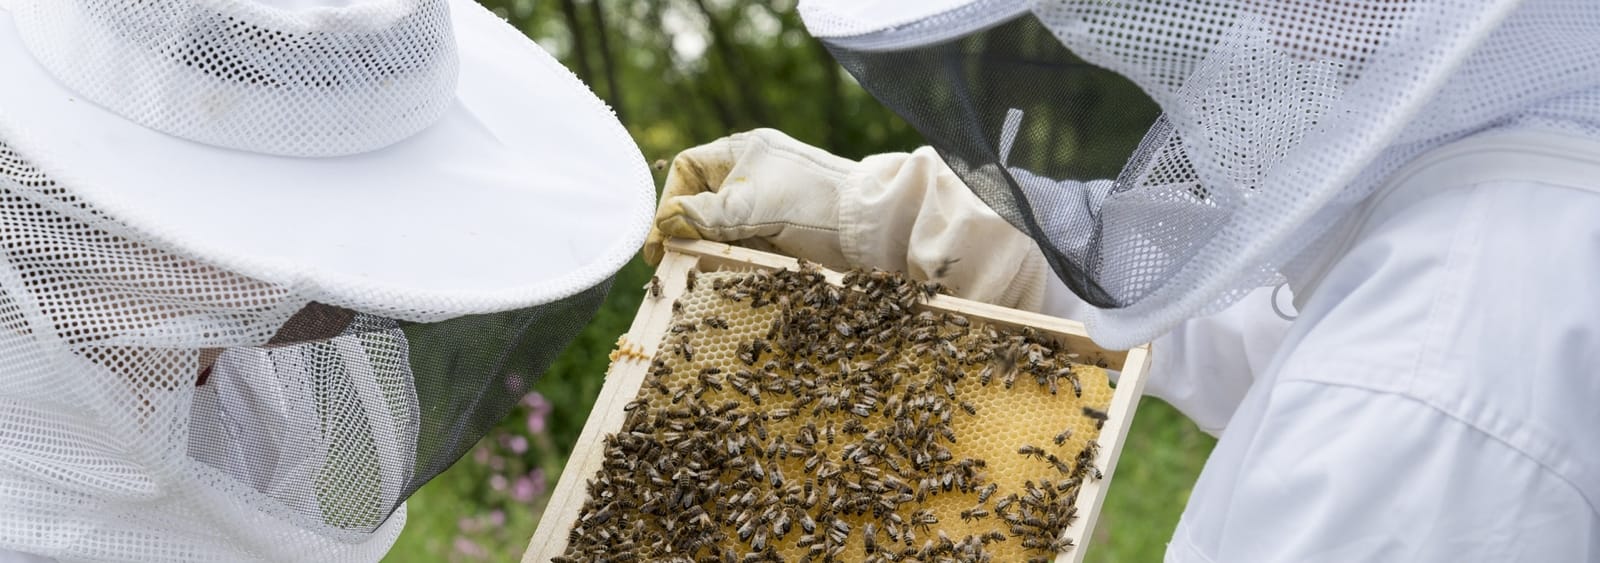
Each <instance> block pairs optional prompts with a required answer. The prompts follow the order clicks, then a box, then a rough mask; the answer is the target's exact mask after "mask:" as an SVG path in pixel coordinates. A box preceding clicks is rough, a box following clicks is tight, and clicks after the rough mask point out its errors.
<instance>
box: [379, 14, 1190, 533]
mask: <svg viewBox="0 0 1600 563" xmlns="http://www.w3.org/2000/svg"><path fill="white" fill-rule="evenodd" d="M479 1H480V2H481V3H482V4H484V5H485V6H488V7H490V8H492V9H494V10H495V11H497V12H498V13H499V14H501V15H502V16H504V17H506V18H507V19H508V20H509V21H510V22H511V23H512V25H515V26H517V27H518V28H519V29H521V30H523V31H524V32H525V33H527V34H528V35H529V36H531V37H533V38H534V39H535V40H537V41H539V43H540V44H541V45H544V46H545V48H546V49H548V50H550V51H551V52H552V53H554V54H555V55H557V56H558V57H559V58H560V59H561V60H562V61H563V62H564V63H566V64H567V65H568V67H569V68H571V69H572V70H573V71H574V72H575V73H577V74H578V75H579V77H580V78H583V79H584V80H585V81H587V82H588V83H589V84H590V85H591V87H592V88H593V89H594V90H595V92H596V93H597V95H599V96H601V97H602V98H605V99H606V100H607V101H608V102H609V103H610V104H611V105H612V107H613V108H614V109H615V110H616V111H617V114H618V116H619V118H620V119H621V120H622V122H623V123H624V124H625V125H627V127H628V130H629V132H630V133H631V134H632V135H633V138H634V140H635V141H636V142H637V143H638V144H639V145H640V147H641V149H642V151H643V152H644V154H645V156H646V158H648V159H651V160H656V159H671V158H672V156H673V155H674V154H676V153H677V152H678V151H680V150H683V149H685V148H688V147H691V146H694V145H697V144H701V143H705V142H709V141H712V140H714V139H716V138H719V137H722V136H724V135H727V134H730V133H734V132H738V131H743V130H747V129H751V128H755V127H772V128H776V129H780V130H783V131H785V132H786V133H789V134H790V135H793V136H794V137H796V138H798V139H800V140H802V141H806V142H809V143H812V144H815V145H818V146H821V147H824V148H827V149H828V150H830V151H833V152H835V153H837V154H840V155H842V156H847V157H852V158H859V157H863V156H866V155H869V154H873V153H880V152H887V151H903V150H910V149H912V148H915V147H916V146H918V145H920V144H922V143H921V140H920V137H919V136H918V135H917V133H916V132H915V131H914V130H912V129H911V128H910V126H908V125H907V124H906V123H905V122H904V121H902V120H901V119H899V118H898V117H895V116H894V115H893V114H892V113H891V112H889V111H888V110H887V109H885V108H884V107H882V106H881V105H879V104H878V103H877V102H876V101H874V100H873V99H872V98H871V97H870V96H869V95H867V94H866V93H865V92H864V91H862V90H861V89H860V88H859V87H857V86H856V85H855V83H854V82H853V81H852V79H851V78H850V77H849V75H848V74H846V73H844V72H843V70H842V69H841V68H839V66H838V65H837V64H835V63H834V62H833V60H832V59H831V58H830V56H829V55H828V53H827V52H826V51H825V50H824V49H823V48H822V47H821V45H820V44H818V43H817V42H816V41H814V40H812V39H811V38H810V37H809V36H807V35H806V33H805V30H804V28H803V26H802V25H801V23H800V20H799V18H798V16H797V15H796V14H795V11H794V2H793V0H650V1H640V2H622V1H616V0H537V1H536V0H479ZM657 179H658V180H659V179H660V177H659V176H658V178H657ZM649 277H650V269H649V268H648V267H646V266H645V265H644V264H643V263H642V262H640V261H639V260H637V259H636V260H634V261H633V262H631V263H629V264H628V265H627V267H625V268H624V269H623V270H622V272H620V273H619V274H618V277H617V281H616V283H615V285H613V287H612V290H611V293H610V295H609V297H608V298H607V300H606V302H605V303H604V305H602V307H601V309H600V311H599V312H598V314H597V315H596V317H595V319H594V321H593V322H592V323H591V324H590V325H589V326H588V327H587V328H585V329H584V331H583V332H582V334H580V335H579V336H578V338H577V339H576V341H574V343H573V344H572V345H571V346H570V347H568V348H567V349H566V350H565V351H564V352H563V353H562V355H561V356H560V357H559V358H557V359H556V361H555V363H554V364H553V365H552V366H551V367H550V369H549V370H547V371H546V373H545V374H544V376H543V378H542V379H541V380H539V381H538V383H537V384H536V385H535V390H536V392H537V393H538V394H539V396H540V397H542V400H543V401H545V402H546V403H547V404H548V405H550V407H549V408H548V412H547V413H546V412H545V411H544V410H540V409H536V408H535V407H533V406H530V404H529V403H527V402H525V403H524V404H523V405H522V406H519V407H518V410H517V411H516V412H514V413H513V414H512V415H511V416H510V417H508V418H507V419H506V420H505V421H503V422H502V423H501V424H500V425H499V426H498V427H497V428H496V430H495V432H494V433H492V434H491V435H490V437H489V438H486V439H485V440H484V441H483V443H480V444H479V446H478V447H477V448H475V449H474V450H473V451H472V452H470V453H469V454H468V455H467V457H466V458H464V459H463V460H462V461H461V462H459V463H457V464H456V465H455V466H454V467H452V468H451V469H450V470H449V471H447V472H446V473H444V474H442V475H441V476H440V477H439V478H437V479H435V480H434V481H433V482H431V483H429V484H428V485H427V486H425V487H424V488H423V489H422V490H421V491H419V492H418V493H417V494H416V495H415V496H413V497H412V499H411V501H410V503H409V516H408V523H407V525H406V529H405V532H404V533H403V534H402V535H401V537H400V540H399V542H398V543H397V544H396V546H395V548H394V549H393V550H392V551H391V552H390V554H389V556H388V557H387V558H386V561H392V562H412V561H417V562H435V561H518V560H520V558H521V554H522V551H523V550H524V549H525V548H526V543H527V541H528V539H529V538H530V537H531V536H532V533H533V529H534V527H535V525H536V524H537V521H538V513H539V511H540V509H542V506H543V503H544V502H545V500H546V496H547V495H536V496H535V497H534V498H533V499H532V500H531V501H524V500H520V499H519V498H518V491H515V490H514V489H515V486H514V482H515V481H517V480H519V479H525V480H528V481H538V482H537V483H535V484H536V485H537V486H538V488H539V489H544V490H546V491H547V490H548V488H549V487H553V486H554V482H555V480H556V479H557V478H559V476H560V471H561V468H562V466H563V465H564V464H565V462H566V458H567V456H568V455H569V454H570V453H571V451H572V448H573V446H574V445H575V443H576V441H577V438H578V434H579V432H580V431H581V430H582V428H583V423H584V422H585V420H587V418H588V416H589V411H590V409H591V408H592V407H593V405H594V401H595V397H596V395H598V393H599V391H600V387H601V385H602V384H603V382H604V378H603V376H604V373H605V369H606V366H607V364H608V363H609V360H608V355H609V353H610V351H611V350H612V349H613V347H614V345H615V343H616V340H617V337H618V336H620V335H621V334H622V333H623V332H625V331H626V330H627V328H628V325H629V324H630V323H631V322H632V319H633V315H634V312H635V311H636V310H637V309H638V307H639V303H640V302H641V300H642V299H643V290H642V287H643V286H644V284H645V283H646V282H647V280H648V279H649ZM541 408H542V407H541ZM531 419H537V421H535V420H531ZM534 422H537V423H538V424H532V423H534ZM530 426H536V427H537V428H530ZM516 437H521V438H523V439H524V440H525V441H524V442H518V445H520V444H523V443H525V444H526V448H525V449H522V451H520V452H518V451H516V450H517V449H518V448H513V447H509V446H508V445H507V444H508V443H510V442H509V440H512V439H514V438H516ZM1212 443H1213V442H1212V440H1211V439H1210V438H1209V437H1207V436H1205V435H1204V434H1202V433H1200V432H1199V431H1198V430H1197V429H1196V428H1195V427H1194V425H1193V424H1191V423H1189V422H1188V421H1187V420H1185V419H1184V418H1183V417H1182V416H1181V415H1179V414H1177V413H1176V412H1175V411H1173V410H1172V409H1171V408H1170V407H1167V406H1166V405H1165V404H1162V403H1159V402H1156V401H1153V400H1146V401H1145V402H1144V404H1143V405H1142V406H1141V410H1140V411H1139V415H1138V417H1137V418H1136V420H1135V421H1134V430H1133V432H1132V434H1131V435H1130V436H1129V437H1128V442H1127V446H1126V447H1125V450H1124V454H1123V457H1122V458H1121V461H1120V466H1119V467H1118V470H1117V473H1116V476H1115V479H1116V481H1115V482H1116V486H1115V487H1113V488H1112V492H1111V495H1110V497H1109V498H1108V500H1107V505H1106V510H1105V512H1104V513H1103V515H1102V519H1101V523H1100V526H1099V528H1100V529H1099V531H1098V532H1097V533H1098V534H1099V535H1100V537H1099V538H1098V539H1097V540H1096V541H1097V542H1100V543H1099V545H1098V546H1097V547H1096V548H1095V549H1094V550H1093V551H1092V553H1091V555H1090V556H1089V560H1091V561H1155V560H1158V559H1159V558H1160V555H1161V553H1162V552H1163V550H1164V549H1165V546H1166V542H1167V540H1168V539H1169V538H1170V536H1171V533H1172V529H1173V526H1174V525H1175V524H1176V522H1177V518H1178V514H1179V513H1180V511H1181V510H1182V506H1183V503H1184V501H1185V499H1186V498H1187V496H1188V491H1189V487H1190V486H1191V485H1192V483H1193V481H1194V476H1195V475H1196V474H1197V473H1198V472H1199V468H1200V466H1201V465H1202V463H1203V462H1204V459H1205V456H1206V454H1207V453H1209V451H1210V448H1211V445H1212ZM497 477H498V478H497ZM496 484H499V485H503V486H501V487H498V488H497V487H496ZM521 492H522V493H526V492H527V491H521Z"/></svg>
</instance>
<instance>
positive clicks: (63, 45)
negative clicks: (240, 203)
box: [10, 0, 458, 156]
mask: <svg viewBox="0 0 1600 563" xmlns="http://www.w3.org/2000/svg"><path fill="white" fill-rule="evenodd" d="M11 4H12V5H11V6H10V9H11V10H12V12H13V17H14V19H15V23H16V27H17V30H18V32H19V33H20V34H21V37H22V38H23V40H24V42H25V43H26V44H27V45H28V48H29V50H30V52H31V53H32V54H33V55H34V57H35V59H36V60H38V61H39V63H40V64H42V65H43V66H44V67H45V68H47V69H48V70H49V71H50V73H51V75H53V76H54V77H55V78H56V79H57V80H60V81H61V82H62V83H64V84H65V85H67V86H68V87H69V88H71V89H72V90H74V91H75V92H76V93H77V94H79V95H81V96H84V97H85V98H87V99H88V100H89V101H92V102H94V103H97V104H100V105H102V106H105V107H106V108H108V109H110V110H112V111H114V112H116V113H117V114H119V115H121V116H123V117H126V118H128V119H130V120H133V121H135V122H138V123H139V124H141V125H144V126H146V127H150V128H152V129H155V130H158V131H162V132H165V133H168V134H172V135H176V136H179V137H183V138H186V139H190V140H194V141H199V142H202V143H206V144H211V145H217V146H222V147H228V148H235V149H241V150H246V151H252V152H261V153H268V154H279V155H289V156H336V155H346V154H355V153H361V152H367V151H370V150H374V149H378V148H382V147H384V146H387V145H389V144H392V143H395V142H397V141H400V140H402V139H405V138H407V137H410V136H411V135H413V134H415V133H416V132H417V131H420V130H422V129H423V128H425V127H427V126H429V125H431V124H433V123H434V122H436V121H438V119H439V117H440V116H441V115H443V114H444V112H445V111H446V110H447V109H449V107H450V105H451V104H452V103H453V102H454V92H455V85H456V77H457V72H458V69H457V65H458V61H457V57H456V45H455V38H454V35H453V34H452V32H451V25H450V10H449V6H448V3H447V1H446V0H365V1H362V2H341V3H328V4H326V5H325V6H324V7H320V8H317V9H306V10H295V9H291V8H290V7H288V6H271V5H268V4H264V3H259V2H240V1H236V0H164V1H161V2H127V1H124V0H13V1H12V2H11ZM129 77H137V79H136V80H135V79H130V78H129Z"/></svg>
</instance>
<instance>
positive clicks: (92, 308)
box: [0, 144, 417, 561]
mask: <svg viewBox="0 0 1600 563" xmlns="http://www.w3.org/2000/svg"><path fill="white" fill-rule="evenodd" d="M0 224H4V225H5V227H6V228H5V229H3V230H0V257H3V259H0V549H14V550H19V551H23V552H29V553H39V554H43V555H48V556H52V557H59V558H64V559H68V560H85V561H245V560H318V561H333V560H368V561H370V560H376V559H377V558H378V557H380V556H381V555H382V553H383V552H384V551H385V550H386V549H387V547H388V545H389V544H390V543H391V542H392V541H393V538H394V537H395V536H396V534H398V533H399V530H400V527H401V526H403V522H404V514H403V511H402V512H400V513H398V514H397V515H395V516H388V514H389V506H384V507H382V508H381V510H374V509H373V507H374V506H375V505H382V504H383V503H385V502H388V503H391V504H390V506H393V504H392V503H395V502H398V500H399V498H398V496H399V494H400V491H399V488H400V485H401V484H403V483H405V482H406V479H408V478H409V475H408V474H407V472H408V471H409V469H410V462H411V461H412V460H413V459H414V448H415V440H416V417H417V399H416V397H415V396H414V391H413V390H411V387H410V385H411V383H410V381H409V369H410V367H409V362H408V361H407V358H406V348H405V346H404V337H403V336H401V335H400V334H399V331H398V330H394V329H382V328H381V327H377V329H375V330H374V329H372V328H371V327H369V328H367V329H362V330H357V327H359V325H360V322H361V321H360V320H359V319H358V321H357V323H354V324H352V328H351V329H348V330H347V334H350V335H351V336H350V337H345V338H334V339H329V340H325V341H321V342H315V343H310V344H304V345H300V346H294V347H291V348H280V349H277V350H272V349H263V348H237V349H231V350H228V351H226V352H224V353H222V354H221V356H220V358H218V361H217V364H216V367H215V369H214V372H215V373H214V375H212V376H211V383H210V384H208V385H205V386H201V387H197V386H196V379H197V375H198V374H199V373H200V370H201V358H202V356H203V354H204V353H203V352H202V349H217V348H232V347H249V346H258V345H260V344H261V343H263V342H267V341H268V339H269V338H270V337H272V336H273V334H274V333H275V332H276V331H278V330H279V329H280V327H282V326H283V325H284V323H285V321H286V320H287V319H289V317H290V315H291V314H293V313H295V311H297V310H299V309H300V308H301V307H302V306H303V305H305V300H304V298H303V297H300V296H297V295H296V294H295V293H294V292H292V291H291V290H290V289H289V288H284V287H276V286H272V285H269V284H264V283H261V282H258V281H255V280H251V279H248V278H243V277H240V276H236V275H231V274H228V273H226V272H223V271H220V270H216V269H214V268H210V267H208V266H206V265H204V264H199V263H196V262H194V261H191V260H187V259H184V258H181V257H178V256H174V255H171V254H168V253H165V252H163V251H161V250H160V249H156V248H152V247H149V246H145V245H143V244H140V243H138V242H135V240H136V239H130V238H128V237H127V236H125V235H126V231H125V230H123V229H122V228H121V227H120V226H119V225H118V224H117V223H116V222H114V221H111V220H108V219H106V218H105V217H103V216H101V215H99V214H97V213H95V212H93V211H91V210H88V209H86V208H84V207H82V206H81V205H80V204H78V203H77V202H76V200H75V198H73V197H72V196H71V195H70V193H69V192H68V191H67V190H65V189H63V188H62V187H60V186H58V185H57V184H56V183H55V182H53V181H51V180H50V179H49V178H46V177H44V176H43V175H41V174H39V172H38V171H37V170H36V169H34V168H33V167H31V166H30V165H29V164H27V162H26V161H25V160H23V159H22V158H21V157H20V155H18V154H16V153H15V152H14V151H11V150H10V149H8V148H6V147H5V145H3V144H0ZM252 356H254V357H252ZM269 356H270V357H269ZM313 363H316V364H321V365H316V366H311V365H307V364H313ZM262 370H266V371H268V372H270V373H268V374H263V373H261V372H262ZM294 409H300V410H304V411H312V412H301V413H290V412H282V411H284V410H294ZM252 413H253V414H252ZM246 443H249V444H251V445H252V446H251V447H250V448H248V449H247V448H245V447H243V446H245V444H246ZM262 444H268V446H267V447H266V448H263V447H262ZM271 444H278V445H279V446H277V447H276V448H274V447H273V446H271ZM408 448H409V450H408ZM274 449H275V450H276V452H277V453H278V454H281V455H279V456H273V455H271V453H272V452H273V451H274ZM306 452H319V453H318V454H316V455H310V456H308V455H306ZM396 460H405V463H396ZM304 483H313V484H315V486H314V487H312V488H310V489H309V490H311V491H315V492H313V493H311V494H307V492H306V491H307V490H308V489H307V488H306V487H305V486H304ZM372 514H381V515H383V516H387V518H386V519H385V518H377V519H374V518H372V517H371V515H372ZM341 516H348V517H349V518H366V520H363V521H341V520H340V517H341Z"/></svg>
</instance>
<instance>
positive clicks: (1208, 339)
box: [646, 0, 1600, 563]
mask: <svg viewBox="0 0 1600 563" xmlns="http://www.w3.org/2000/svg"><path fill="white" fill-rule="evenodd" d="M800 10H801V14H802V15H803V17H804V18H805V21H806V24H807V26H808V27H809V29H810V30H811V32H812V33H813V35H815V36H817V37H818V38H819V39H820V40H822V41H823V42H824V43H825V44H826V45H827V46H828V47H829V49H830V50H831V51H832V52H833V54H834V55H835V56H836V58H838V59H839V60H840V62H841V63H843V64H844V66H845V68H846V69H848V70H849V71H850V72H851V73H852V74H853V75H854V76H855V77H856V78H857V80H858V81H860V82H861V84H862V85H863V86H864V87H865V88H867V89H868V90H869V91H870V92H872V93H873V94H874V95H875V96H876V97H877V98H878V99H879V100H880V101H882V102H884V103H885V104H886V105H888V106H889V107H890V108H892V109H894V110H896V111H897V112H898V113H900V114H901V115H902V116H903V117H904V118H906V119H907V121H909V122H910V123H911V125H912V126H914V127H916V128H917V129H918V130H919V131H920V132H921V133H923V135H924V136H925V137H926V138H927V140H928V142H929V143H930V144H931V145H932V146H931V148H924V149H919V150H917V151H915V152H912V153H910V154H884V155H878V156H873V157H869V158H866V159H864V160H862V161H860V162H855V161H850V160H846V159H843V158H839V157H835V156H832V155H830V154H828V153H826V152H824V151H822V150H819V149H816V148H812V147H809V146H806V145H804V144H802V143H800V142H797V141H795V140H793V139H791V138H789V137H787V136H784V135H783V134H782V133H779V132H776V131H771V130H758V131H752V132H749V133H743V134H738V135H733V136H732V137H728V138H725V139H722V140H719V141H716V142H714V143H711V144H709V145H705V146H701V147H696V148H693V149H690V150H687V151H685V152H684V153H682V154H681V155H679V156H678V157H677V158H676V160H675V161H674V162H673V167H672V171H671V175H670V177H669V178H668V181H667V185H666V188H665V193H664V196H663V200H662V202H661V205H660V207H659V209H658V212H657V216H656V225H657V227H658V230H657V231H655V232H654V233H652V238H651V243H650V244H649V245H648V246H647V249H646V254H647V257H649V258H652V259H654V258H656V257H658V256H659V254H660V252H661V250H660V242H661V240H662V237H663V236H687V237H704V238H709V239H717V240H736V241H744V242H746V243H748V244H752V245H757V246H763V247H772V248H776V249H778V250H780V251H783V252H787V253H790V254H794V255H798V256H802V257H806V258H811V259H814V260H817V261H820V262H824V263H829V264H833V265H836V266H850V267H876V268H886V269H893V270H901V271H907V272H910V273H911V274H913V275H916V276H919V277H924V278H930V277H939V275H940V274H941V273H942V274H943V276H942V279H941V281H944V282H946V283H948V284H950V285H952V286H954V287H955V288H956V290H957V291H958V293H959V294H961V295H963V296H967V297H972V298H977V299H982V300H986V301H991V302H996V303H999V304H1002V305H1008V306H1013V307H1021V308H1025V309H1032V310H1038V311H1043V312H1046V313H1051V314H1056V315H1062V316H1066V317H1071V318H1079V319H1085V320H1086V321H1087V322H1088V324H1089V329H1090V333H1091V334H1092V335H1093V336H1094V338H1095V339H1096V340H1097V341H1098V342H1100V343H1102V344H1104V345H1107V346H1113V347H1125V346H1131V345H1135V344H1139V343H1141V342H1146V341H1153V346H1152V350H1153V354H1154V366H1153V368H1152V370H1151V380H1150V381H1149V387H1148V388H1149V389H1150V390H1151V392H1152V393H1154V394H1156V395H1158V396H1161V397H1163V398H1165V399H1167V400H1168V401H1170V402H1172V403H1173V404H1175V405H1177V406H1178V407H1179V408H1180V409H1182V410H1183V411H1184V412H1185V413H1187V414H1188V415H1189V416H1191V417H1192V418H1193V419H1194V420H1195V421H1196V422H1197V423H1198V424H1200V425H1201V426H1202V427H1203V428H1205V429H1206V430H1208V431H1210V432H1212V433H1216V434H1218V435H1219V436H1220V437H1221V440H1220V442H1219V443H1218V445H1217V447H1216V449H1215V451H1214V452H1213V453H1212V456H1211V459H1210V460H1209V461H1208V462H1207V464H1206V467H1205V470H1204V472H1203V473H1202V474H1201V476H1200V480H1199V482H1198V483H1197V484H1196V485H1195V488H1194V491H1193V494H1192V496H1191V498H1190V500H1189V505H1188V508H1187V509H1186V510H1185V512H1184V517H1183V520H1182V522H1181V523H1180V524H1179V527H1178V530H1177V531H1176V533H1175V534H1174V536H1173V538H1172V541H1171V543H1170V545H1169V546H1168V551H1167V559H1168V560H1169V561H1219V562H1230V563H1231V562H1240V561H1295V562H1307V561H1328V562H1349V561H1594V560H1600V512H1597V504H1596V503H1597V502H1600V442H1597V441H1596V439H1595V438H1594V436H1593V433H1594V432H1595V430H1596V429H1600V408H1596V405H1597V404H1600V291H1597V289H1596V288H1600V56H1596V53H1600V4H1597V3H1594V2H1591V1H1588V0H1526V1H1517V0H1502V1H1488V2H1485V1H1479V0H1472V1H1466V0H1431V1H1429V0H1415V1H1407V2H1315V1H1298V0H1297V1H1292V2H1278V1H1273V2H1255V1H1245V0H1239V1H1226V0H1212V1H1173V2H1124V1H1064V0H1040V1H1035V2H1026V1H1020V0H997V1H972V0H940V1H927V0H918V1H916V2H907V1H875V2H873V1H869V2H861V1H859V0H839V1H824V0H812V1H809V2H806V1H802V2H801V6H800ZM1152 102H1153V103H1152ZM1156 107H1158V108H1159V114H1158V113H1157V112H1156V111H1155V109H1154V108H1156ZM985 204H987V205H985ZM1285 283H1286V284H1287V287H1288V289H1289V290H1291V291H1278V290H1277V289H1276V288H1281V287H1282V286H1283V284H1285ZM1291 294H1292V299H1293V303H1292V304H1291V303H1290V300H1291ZM1274 298H1276V299H1277V301H1276V302H1275V301H1274ZM1296 310H1297V311H1298V312H1297V313H1296ZM1296 314H1297V315H1298V316H1297V317H1296ZM1289 318H1293V321H1292V322H1290V321H1289V320H1286V319H1289ZM1121 525H1124V526H1127V525H1138V523H1136V522H1123V523H1121Z"/></svg>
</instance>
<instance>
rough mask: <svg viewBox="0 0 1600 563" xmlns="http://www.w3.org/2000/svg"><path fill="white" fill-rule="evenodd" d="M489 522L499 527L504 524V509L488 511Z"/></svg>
mask: <svg viewBox="0 0 1600 563" xmlns="http://www.w3.org/2000/svg"><path fill="white" fill-rule="evenodd" d="M489 523H490V524H493V525H494V527H496V528H499V527H501V526H504V525H506V511H504V510H495V511H492V512H490V513H489Z"/></svg>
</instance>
